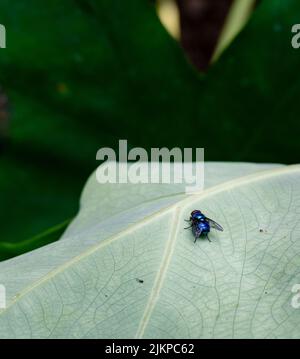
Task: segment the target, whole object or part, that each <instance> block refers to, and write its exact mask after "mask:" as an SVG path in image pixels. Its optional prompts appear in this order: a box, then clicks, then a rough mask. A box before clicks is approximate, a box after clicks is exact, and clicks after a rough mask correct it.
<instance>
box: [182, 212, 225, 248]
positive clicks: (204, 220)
mask: <svg viewBox="0 0 300 359" xmlns="http://www.w3.org/2000/svg"><path fill="white" fill-rule="evenodd" d="M187 222H190V227H192V232H193V235H194V237H195V242H196V240H197V239H198V238H199V237H200V236H201V235H204V236H206V237H207V239H208V240H209V241H210V239H209V238H208V233H209V232H210V228H211V227H212V228H215V229H217V230H218V231H223V228H222V226H220V225H219V224H218V223H216V222H215V221H213V220H212V219H210V218H208V217H206V216H205V215H204V214H203V213H202V212H201V211H199V210H198V209H196V210H194V211H193V212H192V213H191V217H190V219H189V220H187ZM190 227H187V228H190ZM187 228H186V229H187Z"/></svg>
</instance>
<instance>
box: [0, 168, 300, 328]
mask: <svg viewBox="0 0 300 359" xmlns="http://www.w3.org/2000/svg"><path fill="white" fill-rule="evenodd" d="M297 172H300V165H289V166H286V167H280V168H275V169H271V170H265V171H261V172H258V173H255V174H251V175H247V176H242V177H239V178H236V179H234V180H230V181H226V182H225V183H222V184H219V185H216V186H213V187H211V188H209V189H207V190H204V191H202V192H199V193H195V194H193V198H194V200H192V201H191V198H190V197H188V198H185V199H183V200H181V201H179V202H177V203H176V204H172V205H171V206H169V207H166V208H163V209H161V210H159V211H157V212H155V213H153V214H151V215H150V216H147V217H145V218H144V219H143V220H141V221H140V222H138V223H135V224H133V225H131V226H129V227H127V228H125V229H123V230H122V231H121V232H119V233H118V234H115V235H113V236H111V237H108V238H107V239H105V240H103V241H102V242H101V243H100V244H96V245H94V246H92V247H90V248H88V249H87V250H85V251H84V252H83V253H81V254H79V255H78V256H75V257H74V258H72V259H70V260H69V261H68V262H66V263H65V264H62V265H60V266H59V267H58V268H56V269H54V270H52V271H50V272H49V273H47V274H46V275H44V276H42V277H41V278H40V279H39V280H37V281H36V282H35V283H33V284H31V285H29V286H28V287H27V288H25V289H24V290H23V291H21V292H20V293H17V294H16V295H15V296H13V299H12V301H11V302H10V303H9V304H8V305H7V306H6V308H5V309H3V310H2V311H0V315H2V314H3V313H5V312H6V311H8V310H9V309H10V308H11V307H12V306H13V305H14V304H16V303H17V302H18V301H19V300H20V299H22V298H23V297H24V296H26V295H27V294H28V293H30V292H31V291H32V290H34V289H35V288H37V287H39V286H40V285H42V284H43V283H45V282H47V280H50V279H52V278H54V277H55V276H56V275H58V274H60V273H61V272H63V271H64V270H65V269H67V268H70V267H71V266H72V265H73V264H76V263H77V262H79V261H80V260H81V259H84V258H86V257H88V256H89V255H91V254H93V253H95V252H96V251H97V250H100V249H102V248H104V247H106V246H107V245H108V244H110V243H112V242H114V241H116V240H117V239H119V238H122V237H123V236H124V235H126V234H129V233H131V232H132V231H134V230H136V229H138V228H140V227H142V226H143V225H144V224H145V223H148V222H151V221H152V220H153V219H155V218H156V217H158V216H159V215H161V214H167V213H168V212H173V211H174V210H175V209H176V208H180V210H183V208H184V206H185V204H190V205H191V204H193V203H196V202H198V201H199V199H203V198H206V197H208V196H212V195H215V194H217V193H220V192H222V191H227V190H229V189H232V188H236V187H240V186H243V185H246V184H248V183H253V182H256V181H261V180H263V179H266V178H270V177H276V176H280V175H284V174H291V173H297ZM177 222H178V221H177ZM176 228H177V225H176V226H175V229H176ZM174 243H175V240H174ZM168 245H169V246H170V245H172V243H169V240H168V241H167V244H166V246H168ZM166 255H168V253H166V250H165V251H164V255H163V258H162V261H161V265H160V268H164V270H166V269H167V267H166V265H165V262H166V261H167V260H168V257H166ZM158 275H159V273H158ZM157 282H158V280H157V281H156V280H155V281H154V285H153V288H152V291H153V292H154V293H153V295H152V297H151V298H157V297H158V294H159V290H160V288H161V286H162V284H163V281H162V282H161V285H159V286H158V285H157ZM155 288H156V291H157V293H155ZM151 298H150V299H151ZM150 299H149V301H150ZM149 301H148V303H147V304H146V307H145V311H147V310H149V306H150V303H149ZM152 309H153V308H152ZM145 311H144V313H143V315H142V318H146V314H145ZM137 334H138V332H137Z"/></svg>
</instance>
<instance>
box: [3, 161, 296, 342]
mask: <svg viewBox="0 0 300 359" xmlns="http://www.w3.org/2000/svg"><path fill="white" fill-rule="evenodd" d="M218 166H219V168H221V167H223V176H221V177H223V178H224V179H225V178H226V170H225V167H226V165H223V164H211V170H210V171H209V170H208V171H207V173H209V172H210V173H211V176H212V177H211V180H210V183H211V185H209V184H207V185H206V188H205V190H204V191H203V192H201V193H199V194H197V195H193V196H186V195H183V196H182V195H179V196H178V193H177V194H176V191H177V190H175V191H174V193H173V194H170V193H168V194H167V195H166V196H165V197H164V198H163V200H162V199H161V196H159V198H156V196H157V194H156V191H153V189H151V188H150V187H151V185H149V187H148V192H147V190H146V188H143V189H141V192H140V196H142V193H145V198H147V200H146V201H145V202H144V203H143V202H142V201H140V200H139V199H138V200H137V201H136V202H135V203H132V205H129V206H128V208H127V209H124V208H123V207H122V203H119V204H118V203H117V200H116V199H115V201H116V208H119V209H120V210H117V211H115V212H114V211H112V210H111V209H108V210H107V212H105V210H103V208H104V207H106V206H105V203H103V202H102V200H101V199H104V198H105V196H104V195H103V194H102V195H101V193H102V190H104V192H105V186H103V187H104V188H102V189H99V190H98V191H97V189H96V187H95V186H94V185H95V183H94V185H93V176H92V177H91V178H90V180H89V181H88V184H87V186H86V188H85V190H84V193H83V196H82V201H81V208H82V209H81V212H80V213H79V215H78V217H77V218H76V220H75V221H74V222H73V224H72V225H71V226H70V227H69V229H68V230H67V232H66V233H65V235H64V236H63V238H62V240H60V241H58V242H56V243H53V244H50V245H48V246H46V247H43V248H40V249H38V250H36V251H34V252H31V253H27V254H25V255H22V256H20V257H17V258H14V259H11V260H9V261H6V262H2V263H1V264H0V283H3V284H5V285H6V288H7V295H8V307H7V308H6V309H5V310H2V311H1V312H0V337H1V338H6V337H9V338H14V337H18V338H19V337H24V338H28V337H34V338H37V337H38V338H41V337H42V338H44V337H50V338H57V337H58V338H62V337H63V338H105V337H113V338H124V337H129V338H132V337H138V338H140V337H144V338H207V337H208V338H212V337H214V338H216V337H226V338H242V337H247V338H249V337H251V338H253V337H258V338H262V337H269V338H275V337H279V338H299V337H300V328H299V322H300V321H299V319H300V311H299V310H297V309H295V308H293V306H292V305H291V300H292V297H293V295H294V294H293V293H292V287H293V286H294V285H295V284H297V283H300V266H299V263H300V240H299V237H300V224H299V211H300V167H299V166H275V167H277V168H274V166H270V167H269V166H262V168H261V170H259V168H258V167H259V166H257V165H249V166H250V168H251V170H248V174H247V175H245V176H241V173H242V172H244V171H245V168H246V167H247V165H246V164H241V165H240V168H238V167H239V166H238V165H237V164H235V165H234V166H235V167H236V169H235V174H236V175H235V176H230V175H228V173H232V172H234V171H231V169H232V168H231V167H232V166H231V165H230V164H228V165H227V166H228V173H227V178H226V180H224V181H222V180H221V178H220V177H219V178H218V179H216V176H217V175H216V174H217V173H218V171H217V167H218ZM213 168H215V170H214V169H213ZM266 168H268V169H267V170H265V169H266ZM220 172H221V173H222V171H220ZM214 173H215V174H214ZM249 173H250V174H249ZM208 178H209V176H207V179H208ZM213 178H214V180H213ZM217 182H218V183H217ZM100 187H101V186H100V185H98V188H100ZM135 187H136V188H137V187H138V186H135ZM180 191H182V189H181V190H178V192H179V193H180ZM121 192H122V188H121ZM125 192H126V191H125ZM125 192H124V193H123V195H121V196H120V197H117V196H116V198H119V201H120V202H123V203H124V202H126V200H127V203H130V201H128V200H129V199H130V196H131V193H130V191H127V198H126V193H125ZM137 192H138V190H137ZM151 192H152V193H153V194H154V195H152V197H151V195H149V193H151ZM106 193H107V195H108V197H109V196H110V195H111V193H110V191H109V190H107V191H106ZM147 196H148V197H147ZM171 198H172V200H171V201H169V199H171ZM97 199H98V201H97ZM151 199H152V200H151ZM173 199H175V201H174V200H173ZM88 208H90V210H88ZM195 208H200V209H201V210H202V211H203V212H204V213H205V214H207V216H209V217H211V218H213V219H215V220H216V221H217V222H219V223H220V224H222V226H223V227H224V229H225V230H224V232H211V236H210V238H211V240H212V242H211V243H209V242H208V241H207V240H205V239H201V240H198V241H197V242H196V244H194V243H193V237H192V234H191V232H190V231H187V230H184V229H183V227H184V226H185V223H184V219H185V218H188V216H189V213H190V212H191V210H193V209H195ZM97 213H98V217H97ZM90 218H92V220H90Z"/></svg>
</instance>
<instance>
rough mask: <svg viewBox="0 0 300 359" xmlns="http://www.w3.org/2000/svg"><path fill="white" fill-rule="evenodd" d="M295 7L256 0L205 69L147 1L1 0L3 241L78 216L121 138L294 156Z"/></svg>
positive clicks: (235, 155)
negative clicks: (103, 153)
mask: <svg viewBox="0 0 300 359" xmlns="http://www.w3.org/2000/svg"><path fill="white" fill-rule="evenodd" d="M299 13H300V3H299V1H297V0H284V1H283V0H264V1H262V3H261V5H260V6H259V7H258V9H257V10H256V12H255V13H254V15H253V18H252V19H251V21H250V23H249V25H248V26H247V27H246V29H245V30H244V31H243V32H242V33H241V35H240V36H239V37H238V38H237V40H236V41H234V43H233V44H232V46H231V47H230V48H229V49H228V50H227V51H226V52H225V54H224V55H223V56H222V57H221V59H220V60H219V62H218V63H217V64H216V65H215V66H213V67H212V68H211V69H210V71H209V72H208V73H207V74H206V75H203V74H201V75H200V74H198V73H197V72H196V70H194V69H193V68H192V66H191V65H190V64H189V63H188V61H187V60H186V58H185V56H184V54H183V51H182V50H181V49H180V47H179V45H178V44H177V43H176V42H175V41H174V40H172V39H171V38H170V37H169V35H168V34H167V33H166V31H165V30H164V29H163V27H162V26H161V24H160V22H159V20H158V18H157V16H156V13H155V8H154V6H153V4H152V3H151V2H150V1H148V0H131V1H129V2H126V1H121V0H98V1H96V0H95V1H92V0H90V1H88V0H80V1H79V0H78V1H75V0H73V1H72V0H51V1H49V0H47V1H43V2H41V1H38V0H27V1H24V0H16V1H14V2H12V1H9V0H2V1H1V3H0V23H3V24H4V25H5V26H6V29H7V48H6V49H1V50H0V85H1V87H2V88H3V89H4V90H5V92H6V93H7V95H8V98H9V101H10V105H11V106H10V111H11V123H10V143H9V145H8V146H7V147H6V148H5V151H4V152H3V151H2V153H1V157H0V166H1V167H0V171H1V172H0V191H1V192H0V201H1V207H0V218H1V231H0V241H1V242H2V243H4V244H5V243H6V244H7V243H9V242H21V243H23V244H24V241H26V240H27V239H28V238H31V237H33V238H35V235H36V234H38V233H41V232H44V231H45V230H47V228H52V227H53V226H54V228H55V226H56V224H57V223H61V222H63V221H64V220H65V219H66V218H69V217H71V216H73V215H75V214H76V211H77V207H78V198H79V195H80V190H81V188H82V187H83V184H84V182H85V180H86V178H87V176H88V175H89V174H90V173H91V171H92V170H93V169H94V168H95V167H96V166H97V163H96V161H95V156H96V152H97V150H98V149H99V148H100V147H103V146H110V147H114V148H116V146H117V145H118V140H119V139H127V140H128V142H129V144H130V146H142V147H145V148H146V149H149V148H150V147H158V146H159V147H162V146H167V147H170V148H171V147H175V146H179V147H204V148H205V159H206V160H222V161H236V160H239V161H262V162H283V163H294V162H298V161H299V129H300V124H299V121H298V116H299V113H300V111H299V107H298V105H297V98H298V96H297V93H298V92H299V90H300V82H299V75H298V73H299V72H298V64H299V59H300V51H296V50H294V49H293V48H292V47H291V36H292V35H291V27H292V25H293V24H294V23H297V22H299V17H297V14H299ZM37 238H40V237H37ZM42 238H43V240H42V241H40V242H39V240H37V241H36V242H34V243H33V242H32V241H30V240H29V243H33V245H32V247H31V248H34V247H35V246H37V245H39V244H45V243H46V242H47V239H46V240H45V237H42ZM57 238H58V237H57ZM51 240H53V238H52V239H51ZM27 243H28V242H27ZM6 244H5V245H6ZM28 249H29V247H28V248H27V250H28ZM0 252H1V247H0ZM10 253H11V252H10ZM15 253H16V254H19V253H20V251H19V250H16V251H15ZM10 255H13V253H11V254H10Z"/></svg>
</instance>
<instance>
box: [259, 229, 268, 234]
mask: <svg viewBox="0 0 300 359" xmlns="http://www.w3.org/2000/svg"><path fill="white" fill-rule="evenodd" d="M259 231H260V233H267V232H268V231H267V230H266V229H262V228H260V230H259Z"/></svg>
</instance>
